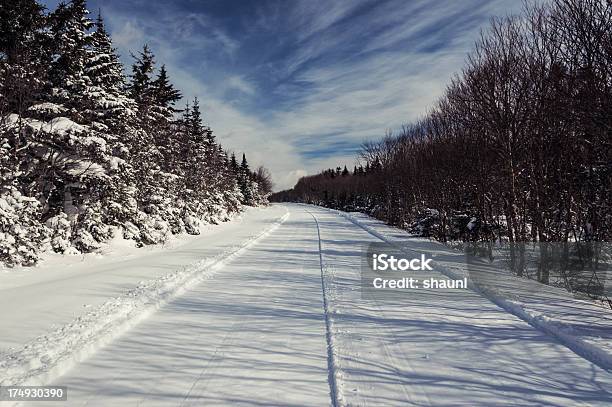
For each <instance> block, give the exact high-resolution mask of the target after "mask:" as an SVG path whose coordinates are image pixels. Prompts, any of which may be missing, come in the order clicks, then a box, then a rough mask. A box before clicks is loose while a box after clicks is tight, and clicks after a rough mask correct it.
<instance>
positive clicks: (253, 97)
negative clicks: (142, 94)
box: [49, 0, 521, 188]
mask: <svg viewBox="0 0 612 407" xmlns="http://www.w3.org/2000/svg"><path fill="white" fill-rule="evenodd" d="M49 1H51V0H49ZM520 3H521V2H518V1H515V0H464V1H454V0H436V1H430V0H414V1H405V0H380V1H379V0H350V1H349V0H335V1H328V0H295V1H291V2H288V1H284V0H258V1H253V2H241V7H234V6H230V5H225V6H224V5H223V4H224V3H223V2H218V1H203V2H194V1H191V0H179V1H176V2H144V1H141V0H138V1H127V0H124V1H120V0H90V8H91V9H94V10H95V9H97V8H98V7H100V8H102V12H103V14H104V15H105V17H106V19H107V21H108V24H109V28H110V30H111V33H112V34H113V39H114V41H115V44H116V46H117V47H118V48H119V49H120V52H121V54H122V55H123V59H124V61H125V62H126V63H127V62H129V52H130V50H131V51H135V50H138V49H140V48H141V46H142V44H143V43H148V44H149V45H150V46H151V47H152V48H153V51H154V52H155V53H156V56H157V60H158V62H160V63H162V62H163V63H165V64H166V65H167V67H168V69H169V72H170V75H171V78H172V79H173V81H174V82H175V83H176V85H177V86H178V87H179V88H180V89H181V90H182V91H183V94H184V95H185V97H186V98H192V97H194V96H198V97H199V99H200V101H201V103H202V105H203V111H204V115H205V120H207V121H208V122H209V123H210V125H211V126H212V128H213V129H214V130H215V133H216V134H217V137H218V138H219V140H220V141H221V142H222V143H223V145H224V146H226V147H227V148H230V149H233V150H236V151H237V152H241V151H246V153H247V156H248V157H249V159H250V161H251V164H252V165H259V164H264V165H266V166H268V167H269V168H270V169H271V170H272V173H273V177H274V181H275V182H276V187H277V188H287V187H290V186H292V185H293V184H294V183H295V181H296V180H297V179H298V178H299V177H301V176H303V175H305V174H310V173H314V172H316V171H318V170H319V169H321V168H324V167H328V166H332V167H336V166H337V165H341V166H343V165H345V164H346V165H348V166H352V165H353V164H354V163H355V161H354V153H355V151H356V150H357V149H358V148H359V145H360V144H361V143H362V142H363V141H364V140H366V139H372V138H378V137H380V136H382V135H383V134H384V133H385V131H386V130H387V129H395V128H398V127H399V126H401V124H403V123H406V122H408V121H411V120H414V119H415V118H417V117H418V116H420V115H422V114H424V113H425V112H426V111H427V109H428V108H429V107H430V106H431V105H432V104H433V102H434V101H435V100H436V99H437V98H438V97H439V96H440V95H441V93H442V92H443V90H444V87H445V85H446V83H448V80H449V79H450V77H451V76H452V74H453V73H455V72H458V71H460V70H461V67H462V65H463V62H464V59H465V55H466V53H467V52H468V51H469V50H470V48H471V47H472V44H473V42H474V40H475V39H476V38H477V36H478V34H479V31H480V29H481V28H482V27H485V26H486V25H487V22H488V20H489V19H490V17H492V16H493V15H505V14H507V13H512V12H516V11H518V9H520V7H521V4H520ZM51 6H52V5H51Z"/></svg>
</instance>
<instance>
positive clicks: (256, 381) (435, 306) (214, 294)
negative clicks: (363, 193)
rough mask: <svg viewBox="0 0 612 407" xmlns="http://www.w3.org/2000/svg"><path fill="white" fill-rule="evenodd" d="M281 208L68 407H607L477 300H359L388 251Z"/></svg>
mask: <svg viewBox="0 0 612 407" xmlns="http://www.w3.org/2000/svg"><path fill="white" fill-rule="evenodd" d="M286 207H287V208H288V210H289V212H290V216H289V218H288V219H287V220H286V221H285V223H283V224H282V225H281V226H280V227H278V228H277V229H276V230H274V231H273V232H272V233H270V234H269V235H268V236H266V237H264V238H262V239H261V240H259V241H258V242H257V243H256V244H255V245H253V246H251V247H250V248H248V249H246V250H245V251H244V252H242V253H241V255H239V256H237V257H235V258H234V259H232V260H231V261H229V262H227V264H225V266H224V268H223V269H221V270H219V271H218V272H217V273H216V274H215V275H214V277H213V278H211V279H209V280H205V281H202V282H201V283H199V284H197V285H195V286H193V287H191V288H190V289H189V290H187V291H186V292H185V293H183V294H182V295H180V296H178V297H176V298H174V299H173V300H171V301H170V302H169V303H167V304H166V305H165V306H163V307H162V308H160V309H159V310H158V311H157V312H155V313H154V314H152V315H150V316H149V317H148V318H147V319H146V320H144V321H143V322H141V323H140V324H138V325H136V326H135V327H133V328H132V329H130V330H129V331H127V332H125V333H124V334H122V335H121V336H119V337H118V338H117V339H116V340H114V341H113V342H111V343H110V344H108V345H107V346H105V347H104V348H102V349H100V350H99V351H98V352H97V353H95V354H94V355H93V356H92V357H90V358H88V359H86V360H85V361H83V362H82V363H80V364H78V365H76V366H75V367H74V368H73V369H71V370H69V371H68V372H67V373H66V374H65V375H64V376H61V377H58V378H57V379H56V380H55V381H54V383H53V384H57V385H65V386H68V402H67V403H66V404H65V405H71V406H72V405H74V406H77V405H78V406H83V405H87V406H110V405H112V406H121V405H143V406H156V405H160V406H162V405H163V406H167V405H198V406H200V405H206V406H209V405H245V406H247V405H248V406H305V405H308V406H324V405H335V406H341V405H351V406H361V405H371V406H380V405H397V406H405V405H413V406H426V405H432V406H434V405H435V406H438V405H439V406H451V405H452V406H456V405H466V406H468V405H469V406H492V405H515V406H526V405H527V406H529V405H534V406H582V405H585V406H586V405H602V406H603V405H611V404H612V374H611V373H609V372H607V371H605V370H603V369H601V368H600V367H598V366H597V365H595V364H593V363H591V362H589V361H587V360H585V359H584V358H582V357H580V356H578V355H577V354H576V353H574V352H572V351H571V350H569V349H568V348H567V347H565V346H563V345H562V344H561V343H559V342H558V341H557V340H555V339H554V338H552V337H550V336H548V335H546V334H545V333H543V332H541V331H539V330H537V329H535V328H534V327H532V326H531V325H529V324H527V323H526V322H524V321H523V320H521V319H519V318H517V317H515V316H513V315H511V314H509V313H508V312H506V311H504V310H503V309H502V308H499V307H498V306H496V305H494V304H493V303H492V302H490V301H489V300H487V299H485V298H484V297H482V296H480V295H478V294H476V293H475V292H473V291H470V290H425V289H422V290H418V291H414V290H412V291H409V292H406V293H405V295H402V296H399V297H398V296H389V297H385V296H376V298H374V297H367V296H366V297H364V298H362V295H361V292H360V289H359V288H360V273H359V270H360V261H361V259H360V255H361V249H362V246H363V245H364V244H366V243H370V242H375V241H380V239H378V238H377V237H375V236H373V235H372V234H371V233H369V232H368V231H366V230H365V229H364V228H361V227H359V225H358V224H355V223H353V222H350V221H349V220H347V219H346V218H344V217H342V216H339V215H338V214H335V213H333V212H331V211H328V210H325V209H321V208H316V207H309V206H303V205H286ZM267 211H276V212H274V213H275V216H277V214H278V213H279V206H275V207H272V208H270V209H268V210H267ZM260 216H262V217H265V216H268V218H270V217H271V216H270V215H269V214H266V211H261V214H260ZM319 235H320V238H321V239H320V240H319ZM220 238H221V237H220ZM226 238H227V237H226ZM190 244H192V246H191V247H192V248H193V249H194V250H195V251H197V250H198V248H197V242H196V241H194V242H192V243H190ZM320 249H321V250H320ZM171 256H172V254H171V252H168V253H167V254H166V257H165V258H164V259H165V262H167V263H172V261H173V259H172V258H171ZM322 276H323V284H322ZM431 276H435V277H436V278H444V276H443V275H441V274H439V273H438V272H435V271H432V272H431ZM11 329H16V328H15V327H13V328H11ZM58 404H60V403H54V404H49V405H58ZM31 405H33V406H37V405H38V406H40V405H45V403H43V402H36V403H31Z"/></svg>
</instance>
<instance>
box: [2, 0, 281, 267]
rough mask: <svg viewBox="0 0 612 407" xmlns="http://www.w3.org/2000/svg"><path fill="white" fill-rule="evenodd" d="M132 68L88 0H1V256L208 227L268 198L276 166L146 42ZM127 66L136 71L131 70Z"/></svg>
mask: <svg viewBox="0 0 612 407" xmlns="http://www.w3.org/2000/svg"><path fill="white" fill-rule="evenodd" d="M132 56H133V63H132V65H131V66H130V67H129V68H128V69H126V67H124V66H123V65H122V63H121V62H120V59H119V55H118V54H117V51H116V50H115V48H114V47H113V43H112V39H111V37H110V35H109V33H108V32H107V30H106V28H105V25H104V20H103V17H102V16H101V15H98V16H97V18H92V17H90V15H89V12H88V10H87V7H86V3H85V0H71V1H70V2H68V3H61V4H60V5H59V6H58V7H57V8H56V9H55V10H51V11H49V10H46V9H45V7H43V6H42V5H41V4H39V3H38V2H36V0H14V1H2V2H0V262H1V263H4V264H5V265H8V266H15V265H33V264H35V263H36V262H37V261H38V259H39V258H40V254H41V253H42V252H44V251H51V250H52V251H55V252H59V253H65V254H71V253H73V254H74V253H84V252H91V251H94V250H96V249H97V248H99V247H100V245H101V243H102V242H105V241H107V240H109V239H111V238H112V237H115V236H117V235H118V234H121V235H122V236H123V237H124V238H125V239H132V240H134V242H135V244H137V245H140V246H141V245H146V244H155V243H160V242H164V241H165V240H166V239H167V238H168V237H169V236H171V235H173V234H179V233H190V234H199V233H200V227H201V225H203V224H206V223H217V222H221V221H225V220H228V219H229V218H230V217H231V216H232V215H233V214H235V213H238V212H240V211H241V210H242V208H243V206H244V205H251V206H256V205H260V204H265V203H266V202H267V196H268V195H269V194H270V192H271V189H272V184H271V181H270V175H269V172H268V170H267V169H265V168H263V167H262V168H259V169H257V170H255V171H253V170H251V169H250V168H249V164H248V162H247V159H246V156H245V155H244V154H243V155H242V160H241V162H238V160H237V159H236V157H235V155H234V153H231V152H229V151H226V150H224V148H223V147H222V146H221V144H220V143H219V141H218V140H216V138H215V135H214V134H213V131H212V130H211V128H210V127H209V126H208V125H206V124H205V122H204V120H203V119H202V112H201V109H200V102H199V101H198V99H197V98H196V99H194V100H192V101H189V102H188V103H186V104H185V105H184V106H182V107H178V106H177V103H178V102H179V101H181V99H182V95H181V92H180V90H179V89H176V88H175V86H174V85H173V84H172V82H171V80H170V74H169V72H168V71H167V69H166V67H165V66H164V65H163V64H159V63H158V62H157V61H156V58H155V55H154V54H153V52H152V50H151V49H150V48H149V47H148V46H147V45H144V47H143V48H142V50H141V51H140V52H137V53H135V54H134V55H132ZM126 73H127V74H126Z"/></svg>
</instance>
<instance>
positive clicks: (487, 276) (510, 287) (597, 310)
mask: <svg viewBox="0 0 612 407" xmlns="http://www.w3.org/2000/svg"><path fill="white" fill-rule="evenodd" d="M328 210H329V209H328ZM330 211H332V212H334V213H336V214H338V215H340V216H342V217H344V218H346V219H347V220H349V221H350V222H352V223H353V224H355V225H356V226H359V227H361V228H363V229H364V230H366V231H367V232H369V233H370V234H372V235H373V236H375V237H377V238H378V239H380V240H382V241H384V242H386V243H389V244H392V245H401V247H402V250H404V251H408V252H412V253H419V254H420V253H427V254H430V255H431V257H432V258H433V259H434V263H433V264H435V265H436V267H435V269H436V270H438V271H440V272H441V273H443V274H444V275H446V276H447V277H448V278H451V279H462V278H464V277H466V278H468V281H469V282H468V287H469V288H471V289H472V290H474V291H476V292H477V293H479V294H481V295H483V296H484V297H486V298H487V299H489V300H490V301H492V302H493V303H495V304H496V305H497V306H499V307H501V308H502V309H504V310H505V311H507V312H509V313H511V314H513V315H515V316H517V317H518V318H521V319H522V320H524V321H526V322H527V323H529V324H530V325H532V326H533V327H535V328H537V329H539V330H541V331H543V332H545V333H547V334H548V335H551V336H552V337H554V338H556V339H557V340H558V341H559V342H561V343H563V344H564V345H565V346H567V347H568V348H570V349H571V350H573V351H574V352H575V353H577V354H578V355H580V356H582V357H584V358H585V359H587V360H589V361H591V362H593V363H594V364H596V365H598V366H600V367H601V368H603V369H606V370H608V371H610V370H612V311H610V309H607V308H605V307H603V306H601V305H599V304H597V303H594V302H592V301H588V300H580V299H577V298H574V297H573V296H572V294H571V293H568V292H567V291H565V290H563V289H561V288H557V287H551V286H547V285H544V284H541V283H539V282H537V281H533V280H527V279H524V278H519V277H516V276H513V275H510V274H508V273H506V272H503V271H501V269H502V266H500V265H499V264H498V263H495V262H493V263H485V262H483V263H482V264H478V265H473V264H470V267H469V270H468V267H467V264H466V261H465V257H464V255H463V254H462V253H460V252H458V251H455V250H452V249H450V248H448V247H447V246H445V245H443V244H441V243H438V242H434V241H430V240H428V239H424V238H418V237H414V236H411V235H409V234H408V233H406V232H405V231H402V230H400V229H397V228H393V227H391V226H388V225H386V224H384V223H382V222H380V221H378V220H375V219H373V218H371V217H369V216H367V215H364V214H362V213H347V212H342V211H336V210H330ZM407 239H409V243H410V248H407V247H406V243H408V241H407Z"/></svg>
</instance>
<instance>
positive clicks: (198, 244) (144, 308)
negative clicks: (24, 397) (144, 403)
mask: <svg viewBox="0 0 612 407" xmlns="http://www.w3.org/2000/svg"><path fill="white" fill-rule="evenodd" d="M284 213H285V211H284V210H282V208H278V209H276V210H271V211H265V212H263V211H260V210H258V209H251V210H249V211H248V212H247V213H246V214H244V215H243V216H242V218H241V219H237V220H236V221H234V222H230V223H228V224H223V225H219V226H215V227H209V229H208V230H207V231H206V232H208V233H205V234H204V235H202V236H199V237H198V238H196V237H187V236H183V237H182V239H183V241H181V240H180V239H178V238H177V239H175V240H174V247H168V246H166V247H159V246H158V247H148V248H147V249H148V250H147V249H135V248H134V247H131V246H128V245H127V241H125V240H123V239H121V238H117V239H115V240H114V241H113V244H111V245H107V247H106V248H105V250H106V253H105V252H104V251H103V252H101V253H97V254H93V253H91V254H87V255H79V256H70V257H66V256H60V255H58V254H55V255H51V254H47V255H46V256H45V259H44V260H43V261H42V262H41V264H40V265H39V266H38V267H36V268H32V269H28V268H17V269H13V271H10V272H5V273H0V287H1V288H0V292H1V293H2V295H0V307H1V308H2V309H9V307H10V308H11V309H14V310H15V311H14V312H11V313H3V314H2V315H0V323H1V324H2V326H3V335H2V336H1V337H0V383H2V382H6V381H8V382H12V383H20V382H24V381H26V380H28V379H29V378H32V379H33V380H32V381H31V382H36V381H37V380H42V379H45V378H47V379H48V378H49V377H52V375H53V374H54V373H53V372H54V370H53V369H57V368H58V366H59V367H60V368H65V366H66V363H68V364H69V363H72V361H73V359H72V358H73V357H74V355H71V354H70V353H71V352H77V353H79V352H80V349H83V352H85V353H84V354H87V352H89V351H90V350H91V349H90V347H91V346H92V343H94V342H95V341H97V340H107V339H104V338H108V337H109V336H112V335H114V334H115V333H116V332H117V331H118V330H120V329H122V328H121V327H122V324H124V325H125V323H128V322H129V323H132V322H133V321H135V320H137V319H138V318H141V317H142V315H146V312H149V311H150V309H151V308H152V307H153V308H154V307H157V306H159V304H160V303H161V302H162V301H163V300H167V299H168V298H170V297H171V295H174V293H175V292H176V291H177V290H179V289H180V288H181V287H183V286H184V285H185V284H186V283H187V282H188V281H189V280H190V279H191V280H194V279H195V278H197V277H198V276H201V274H202V273H203V272H204V271H206V272H210V271H211V270H212V267H213V266H214V265H215V264H216V265H217V266H215V267H218V265H219V264H221V260H223V259H224V258H226V257H227V256H229V255H230V254H231V253H233V252H235V251H236V250H237V248H242V247H243V246H244V245H246V244H247V243H248V242H249V241H251V240H253V239H254V237H255V236H259V235H260V234H261V232H262V230H269V229H270V227H272V226H274V225H275V224H276V223H277V222H278V221H279V218H280V217H281V216H283V214H284ZM222 231H223V232H224V233H223V235H222V236H220V233H221V232H222ZM226 233H227V234H228V235H225V234H226ZM120 245H124V246H123V247H121V246H120ZM170 245H172V242H170ZM172 255H174V256H175V257H174V258H172V257H170V258H168V256H172ZM143 278H145V279H148V280H143ZM34 298H36V301H33V299H34ZM85 306H87V308H89V307H92V310H91V311H89V312H88V313H87V314H81V311H82V309H83V308H84V307H85ZM53 327H55V329H53ZM36 376H38V379H35V377H36ZM41 378H42V379H41Z"/></svg>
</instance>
